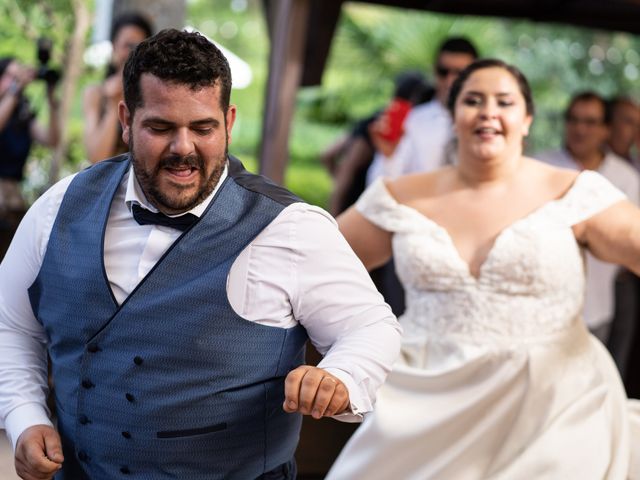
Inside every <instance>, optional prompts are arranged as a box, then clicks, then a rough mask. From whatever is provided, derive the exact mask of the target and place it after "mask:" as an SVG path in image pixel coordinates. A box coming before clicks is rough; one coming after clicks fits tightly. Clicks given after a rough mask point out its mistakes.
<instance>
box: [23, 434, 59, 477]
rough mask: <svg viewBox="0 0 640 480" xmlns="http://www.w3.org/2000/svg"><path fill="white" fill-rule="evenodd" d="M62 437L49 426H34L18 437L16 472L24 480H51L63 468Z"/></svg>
mask: <svg viewBox="0 0 640 480" xmlns="http://www.w3.org/2000/svg"><path fill="white" fill-rule="evenodd" d="M63 460H64V457H63V456H62V443H61V441H60V435H58V432H56V431H55V430H54V429H53V428H52V427H50V426H48V425H34V426H33V427H29V428H27V429H26V430H25V431H24V432H22V434H20V436H19V437H18V442H17V444H16V459H15V465H16V472H17V473H18V476H20V478H23V479H24V480H49V479H50V478H53V475H55V473H56V472H57V471H58V470H60V469H61V468H62V462H63Z"/></svg>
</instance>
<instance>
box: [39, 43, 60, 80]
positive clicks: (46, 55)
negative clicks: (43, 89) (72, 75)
mask: <svg viewBox="0 0 640 480" xmlns="http://www.w3.org/2000/svg"><path fill="white" fill-rule="evenodd" d="M52 46H53V43H52V42H51V39H50V38H46V37H41V38H39V39H38V44H37V47H38V50H37V54H38V64H39V65H38V70H37V73H36V79H38V80H44V81H45V82H46V83H47V85H50V86H53V85H55V84H56V83H58V80H60V72H59V71H58V70H54V69H53V68H49V60H50V59H51V48H52Z"/></svg>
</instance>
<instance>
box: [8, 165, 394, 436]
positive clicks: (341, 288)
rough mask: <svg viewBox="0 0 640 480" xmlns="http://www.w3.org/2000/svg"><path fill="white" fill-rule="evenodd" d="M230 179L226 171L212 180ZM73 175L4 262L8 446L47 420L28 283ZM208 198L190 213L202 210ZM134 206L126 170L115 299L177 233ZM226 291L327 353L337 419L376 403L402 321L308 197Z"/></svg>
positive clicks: (107, 257) (113, 268) (110, 266)
mask: <svg viewBox="0 0 640 480" xmlns="http://www.w3.org/2000/svg"><path fill="white" fill-rule="evenodd" d="M226 177H227V171H226V169H225V171H224V173H223V176H222V178H221V179H220V182H219V183H218V185H220V184H222V182H223V181H224V180H225V178H226ZM71 179H72V177H68V178H66V179H64V180H62V181H60V182H58V183H57V184H56V185H54V186H53V187H52V188H51V189H50V190H49V191H47V192H46V193H45V194H44V195H43V196H42V197H40V198H39V199H38V200H37V201H36V202H35V203H34V205H33V206H32V208H31V209H30V210H29V211H28V212H27V214H26V216H25V218H24V220H23V221H22V223H21V224H20V227H19V228H18V231H17V232H16V235H15V237H14V239H13V242H12V244H11V246H10V248H9V251H8V252H7V254H6V256H5V258H4V260H3V262H2V264H1V265H0V421H2V422H3V423H4V428H6V430H7V434H8V436H9V438H10V439H11V440H12V443H13V445H14V448H15V443H16V441H17V438H18V436H19V435H20V433H21V432H22V431H24V429H26V428H28V427H30V426H32V425H36V424H47V425H50V424H51V423H50V421H49V419H48V415H47V411H46V407H45V393H46V385H47V372H46V353H45V349H44V346H45V345H46V336H45V332H44V329H43V328H42V325H41V324H40V323H38V321H37V320H36V319H35V317H34V315H33V311H32V309H31V305H30V303H29V298H28V293H27V289H28V288H29V286H30V285H31V284H32V283H33V282H34V280H35V279H36V277H37V275H38V272H39V270H40V266H41V264H42V261H43V258H44V254H45V251H46V249H47V243H48V240H49V235H50V233H51V229H52V226H53V222H54V220H55V218H56V215H57V213H58V209H59V208H60V204H61V202H62V198H63V196H64V194H65V192H66V190H67V187H68V186H69V183H70V182H71ZM217 188H218V187H216V190H217ZM214 195H215V191H214V192H213V193H212V194H211V195H210V196H209V197H208V198H207V199H206V200H205V201H204V202H203V203H201V204H200V205H198V206H197V207H195V208H194V209H193V210H191V212H190V213H193V214H195V215H198V216H200V215H201V214H202V213H203V212H204V210H205V209H206V208H207V206H208V204H209V203H210V202H211V199H212V198H213V196H214ZM132 203H139V204H141V205H142V206H143V207H145V208H148V209H149V210H152V211H157V210H156V209H155V208H154V207H153V206H151V205H150V204H149V202H147V200H146V199H145V196H144V194H143V193H142V190H141V189H140V186H139V184H138V182H137V180H136V178H135V175H134V174H133V173H132V170H130V171H129V173H128V174H127V175H125V177H124V178H123V181H122V183H121V185H120V188H119V189H118V191H117V193H116V195H115V197H114V200H113V202H112V205H111V211H110V214H109V219H108V222H107V228H106V234H105V241H104V262H105V268H106V273H107V277H108V279H109V282H110V284H111V288H112V290H113V292H114V295H115V297H116V300H117V301H118V302H119V303H122V302H123V301H124V300H125V299H126V298H127V296H128V295H129V294H130V293H131V291H132V290H133V289H134V288H135V287H136V285H137V284H138V283H139V282H140V281H141V280H142V279H143V278H144V277H145V275H147V273H148V272H149V271H150V270H151V269H152V267H153V266H154V265H155V263H156V262H157V261H158V259H159V258H160V257H161V256H162V255H163V253H164V252H165V251H166V250H167V249H168V248H169V246H170V245H171V244H172V243H173V242H174V241H175V240H176V239H177V238H178V237H179V236H180V235H181V233H182V232H180V231H178V230H175V229H173V228H170V227H162V226H157V225H138V223H137V222H136V221H135V220H134V219H133V216H132V214H131V204H132ZM227 294H228V297H229V301H230V304H231V306H232V307H233V309H234V310H235V311H236V313H237V314H238V315H240V316H241V317H243V318H244V319H246V320H248V321H253V322H257V323H260V324H264V325H270V326H275V327H281V328H290V327H293V326H295V325H297V324H298V323H299V324H301V325H302V326H303V327H304V328H305V329H306V331H307V333H308V335H309V338H310V340H311V342H312V343H313V345H314V346H315V347H316V349H317V350H318V351H319V352H320V353H321V354H323V355H325V356H324V358H323V360H322V361H321V362H320V364H319V365H318V366H319V367H321V368H324V369H326V370H327V371H329V372H330V373H332V374H333V375H335V376H336V377H338V378H339V379H340V380H342V381H343V382H344V384H345V385H346V386H347V389H348V390H349V396H350V400H351V411H352V412H353V414H343V415H340V416H338V417H339V418H340V419H342V420H346V421H358V420H359V419H360V418H361V414H362V413H365V412H368V411H370V410H371V409H372V406H373V402H374V399H375V392H376V390H377V389H378V387H379V386H380V385H381V384H382V382H383V381H384V379H385V377H386V374H387V373H388V371H389V370H390V369H391V366H392V364H393V362H394V361H395V359H396V357H397V354H398V352H399V348H400V327H399V325H398V323H397V321H396V319H395V317H394V316H393V314H392V313H391V310H390V309H389V307H388V305H387V304H385V303H384V301H383V299H382V296H381V295H380V294H379V293H378V292H377V291H376V290H375V287H374V286H373V283H372V282H371V280H370V278H369V276H368V274H367V272H366V270H365V268H364V266H363V265H362V263H361V262H360V261H359V260H358V259H357V257H356V256H355V254H354V253H353V251H352V250H351V248H350V247H349V245H348V244H347V242H346V241H345V239H344V238H343V237H342V235H340V233H339V231H338V230H337V226H336V223H335V221H334V220H333V219H332V218H331V216H330V215H329V214H328V213H326V212H325V211H324V210H322V209H320V208H318V207H314V206H311V205H307V204H304V203H294V204H291V205H289V206H287V207H286V208H284V209H283V210H282V212H281V213H280V214H279V215H278V216H277V217H276V218H275V219H274V221H273V222H272V223H271V224H270V225H269V226H267V228H265V229H264V230H263V231H262V232H261V233H260V234H259V235H258V236H257V237H256V238H255V239H254V240H253V241H252V242H251V243H250V244H249V245H248V246H247V247H246V248H245V249H244V250H243V251H242V252H241V254H240V255H239V257H238V258H237V259H236V261H235V263H234V264H233V266H232V268H231V271H230V273H229V276H228V279H227ZM0 428H2V424H0Z"/></svg>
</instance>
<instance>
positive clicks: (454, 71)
mask: <svg viewBox="0 0 640 480" xmlns="http://www.w3.org/2000/svg"><path fill="white" fill-rule="evenodd" d="M462 70H464V69H463V68H449V67H445V66H444V65H436V75H438V76H439V77H447V76H449V75H460V72H461V71H462Z"/></svg>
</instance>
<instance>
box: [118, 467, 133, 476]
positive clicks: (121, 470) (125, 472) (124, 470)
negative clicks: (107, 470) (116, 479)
mask: <svg viewBox="0 0 640 480" xmlns="http://www.w3.org/2000/svg"><path fill="white" fill-rule="evenodd" d="M120 472H122V473H124V474H125V475H128V474H130V473H131V471H130V470H129V467H127V466H126V465H124V466H122V467H120Z"/></svg>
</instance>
